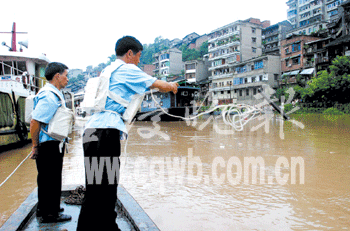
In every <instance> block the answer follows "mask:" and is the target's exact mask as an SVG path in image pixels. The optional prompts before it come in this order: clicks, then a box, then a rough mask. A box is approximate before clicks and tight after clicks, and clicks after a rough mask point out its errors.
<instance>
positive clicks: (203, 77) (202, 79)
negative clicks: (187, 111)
mask: <svg viewBox="0 0 350 231" xmlns="http://www.w3.org/2000/svg"><path fill="white" fill-rule="evenodd" d="M208 68H209V61H208V57H207V56H205V57H203V60H191V61H187V62H185V79H186V81H187V82H188V83H196V85H198V86H199V87H200V91H199V95H198V99H199V100H203V99H205V100H206V102H205V105H206V104H207V103H208V100H209V99H208V97H207V98H206V94H207V92H208V91H209V80H208V77H209V71H208Z"/></svg>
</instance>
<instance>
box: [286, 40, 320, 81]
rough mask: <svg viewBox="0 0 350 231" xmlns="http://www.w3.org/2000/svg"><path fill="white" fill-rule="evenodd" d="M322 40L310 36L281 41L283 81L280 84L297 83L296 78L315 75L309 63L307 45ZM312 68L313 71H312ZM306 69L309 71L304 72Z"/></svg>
mask: <svg viewBox="0 0 350 231" xmlns="http://www.w3.org/2000/svg"><path fill="white" fill-rule="evenodd" d="M317 40H320V38H319V37H312V36H309V35H293V36H289V37H287V38H286V39H284V40H282V41H281V71H282V73H283V74H282V79H283V80H282V81H280V84H294V83H296V76H297V75H298V74H299V73H300V74H302V75H303V74H305V75H307V74H309V75H312V74H313V68H311V67H310V66H309V65H308V64H307V63H308V62H309V60H308V59H307V55H306V53H307V51H306V50H307V49H305V44H307V43H309V42H312V41H317ZM310 68H311V69H310ZM304 69H309V70H308V71H306V70H305V71H304Z"/></svg>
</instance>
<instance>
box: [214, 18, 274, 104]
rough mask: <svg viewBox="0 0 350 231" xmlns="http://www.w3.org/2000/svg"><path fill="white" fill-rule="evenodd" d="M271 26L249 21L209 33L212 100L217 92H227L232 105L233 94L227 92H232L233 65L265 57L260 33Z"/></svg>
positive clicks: (234, 23)
mask: <svg viewBox="0 0 350 231" xmlns="http://www.w3.org/2000/svg"><path fill="white" fill-rule="evenodd" d="M268 26H270V22H269V21H264V22H260V20H259V19H254V18H250V19H247V20H243V21H242V20H239V21H236V22H233V23H231V24H228V25H226V26H223V27H220V28H218V29H216V30H213V31H212V32H211V33H210V34H208V37H209V40H208V53H209V61H210V62H211V66H210V68H209V71H210V77H209V79H210V80H212V84H211V89H210V91H211V92H212V94H213V98H215V97H214V95H215V94H217V92H225V91H226V93H225V97H230V98H227V99H228V100H229V101H231V102H232V100H233V94H228V93H227V91H230V90H229V86H228V84H229V83H230V84H231V85H232V81H233V79H232V78H233V74H234V73H233V72H232V70H230V65H232V64H234V63H239V62H242V61H246V60H249V59H251V58H253V57H258V56H260V55H261V54H262V46H261V30H262V29H263V28H266V27H268ZM226 88H227V89H226ZM223 89H224V90H223ZM220 99H221V98H220ZM226 101H227V100H226Z"/></svg>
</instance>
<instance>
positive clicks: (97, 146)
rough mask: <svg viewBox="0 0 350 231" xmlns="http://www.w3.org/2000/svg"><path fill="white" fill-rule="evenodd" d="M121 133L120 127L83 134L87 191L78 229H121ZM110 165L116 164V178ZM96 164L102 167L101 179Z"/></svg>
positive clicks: (91, 130) (93, 130)
mask: <svg viewBox="0 0 350 231" xmlns="http://www.w3.org/2000/svg"><path fill="white" fill-rule="evenodd" d="M119 134H120V132H119V130H117V129H86V130H85V132H84V134H83V148H84V161H85V176H86V193H85V198H84V201H83V205H82V207H81V210H80V214H79V219H78V226H77V230H78V231H81V230H119V228H118V225H117V224H116V218H117V213H116V211H115V205H116V202H117V187H118V180H117V179H119V166H120V161H119V156H120V135H119ZM107 162H109V163H110V165H108V164H106V163H107ZM94 163H95V164H94ZM96 163H97V164H96ZM107 166H109V167H108V168H109V169H111V167H112V166H114V167H116V168H115V170H117V172H116V171H114V172H113V173H115V175H114V177H112V176H113V174H112V176H111V172H108V171H107ZM96 167H99V168H100V167H103V172H102V179H101V177H100V176H101V174H99V173H98V172H96V171H95V172H94V173H93V172H92V171H91V169H93V168H96ZM108 177H109V179H108Z"/></svg>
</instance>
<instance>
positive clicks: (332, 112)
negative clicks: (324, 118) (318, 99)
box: [323, 107, 344, 115]
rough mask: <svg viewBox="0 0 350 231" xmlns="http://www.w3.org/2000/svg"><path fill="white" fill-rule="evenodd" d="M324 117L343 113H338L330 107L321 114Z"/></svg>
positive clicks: (342, 113)
mask: <svg viewBox="0 0 350 231" xmlns="http://www.w3.org/2000/svg"><path fill="white" fill-rule="evenodd" d="M323 114H324V115H344V112H342V111H339V110H338V109H336V108H334V107H330V108H328V109H326V110H325V111H324V112H323Z"/></svg>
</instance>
